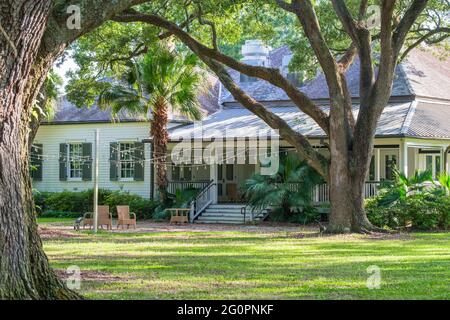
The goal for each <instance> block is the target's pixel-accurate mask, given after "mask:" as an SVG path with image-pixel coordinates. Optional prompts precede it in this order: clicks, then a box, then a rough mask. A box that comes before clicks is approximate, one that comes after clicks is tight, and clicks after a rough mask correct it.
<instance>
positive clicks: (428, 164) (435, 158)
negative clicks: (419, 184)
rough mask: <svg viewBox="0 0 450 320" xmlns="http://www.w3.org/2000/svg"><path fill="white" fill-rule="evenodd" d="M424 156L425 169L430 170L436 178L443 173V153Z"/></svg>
mask: <svg viewBox="0 0 450 320" xmlns="http://www.w3.org/2000/svg"><path fill="white" fill-rule="evenodd" d="M421 156H422V157H423V158H422V163H423V165H422V168H423V170H429V171H430V172H431V174H432V175H433V178H434V179H436V178H437V177H438V176H439V174H440V173H441V166H442V165H441V162H442V158H441V154H439V153H435V154H423V155H421Z"/></svg>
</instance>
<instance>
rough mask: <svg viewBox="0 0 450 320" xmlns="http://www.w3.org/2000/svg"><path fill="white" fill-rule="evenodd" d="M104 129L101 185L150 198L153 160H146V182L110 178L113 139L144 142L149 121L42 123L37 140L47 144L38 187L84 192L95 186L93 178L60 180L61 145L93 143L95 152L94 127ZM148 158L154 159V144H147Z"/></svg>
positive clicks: (101, 151)
mask: <svg viewBox="0 0 450 320" xmlns="http://www.w3.org/2000/svg"><path fill="white" fill-rule="evenodd" d="M97 128H98V129H100V149H99V152H100V157H99V158H100V159H99V188H103V189H110V190H119V189H123V190H124V191H129V192H131V193H135V194H138V195H140V196H142V197H146V198H148V197H150V187H151V186H150V162H149V161H146V162H145V169H144V181H111V180H110V177H109V170H110V163H109V156H110V155H109V152H110V150H109V148H110V143H111V142H118V141H141V140H142V139H144V138H148V132H149V124H148V123H146V122H141V123H104V124H65V125H42V126H41V127H40V128H39V131H38V133H37V136H36V139H35V143H39V144H42V145H43V154H44V161H43V176H42V181H35V182H34V188H36V189H37V190H41V191H53V192H58V191H63V190H69V191H81V190H85V189H89V188H92V187H93V181H60V180H59V145H60V144H61V143H68V142H91V143H92V152H93V153H94V152H95V151H94V142H95V136H94V130H95V129H97ZM145 159H146V160H148V159H150V144H145Z"/></svg>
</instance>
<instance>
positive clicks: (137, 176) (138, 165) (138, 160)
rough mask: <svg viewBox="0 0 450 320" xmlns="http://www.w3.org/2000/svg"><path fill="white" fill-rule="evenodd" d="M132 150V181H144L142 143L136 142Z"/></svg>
mask: <svg viewBox="0 0 450 320" xmlns="http://www.w3.org/2000/svg"><path fill="white" fill-rule="evenodd" d="M134 148H135V149H134V159H135V161H134V180H135V181H144V164H145V161H144V160H145V154H144V144H143V143H142V142H136V143H135V144H134Z"/></svg>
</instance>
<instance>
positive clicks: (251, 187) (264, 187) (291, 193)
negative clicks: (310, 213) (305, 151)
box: [243, 154, 322, 210]
mask: <svg viewBox="0 0 450 320" xmlns="http://www.w3.org/2000/svg"><path fill="white" fill-rule="evenodd" d="M321 182H322V178H321V177H320V176H319V174H317V172H315V171H314V169H312V168H311V167H309V166H308V165H307V163H306V162H304V161H301V160H300V159H299V158H298V156H297V155H296V154H289V155H288V156H286V157H284V158H283V159H282V161H281V162H280V165H279V170H278V172H277V173H276V174H275V175H272V176H263V175H260V174H254V175H253V176H252V177H251V178H250V179H248V180H247V181H246V182H245V184H244V186H243V191H244V193H245V196H246V199H247V201H248V204H249V205H250V206H251V207H252V208H254V209H257V210H259V209H264V208H267V207H268V206H275V207H281V206H284V207H307V206H309V205H310V203H311V195H312V194H311V190H312V188H313V187H314V186H315V185H317V184H319V183H321Z"/></svg>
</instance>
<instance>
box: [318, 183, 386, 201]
mask: <svg viewBox="0 0 450 320" xmlns="http://www.w3.org/2000/svg"><path fill="white" fill-rule="evenodd" d="M380 185H381V182H380V181H366V183H365V184H364V198H370V197H374V196H376V195H377V194H378V190H379V189H380ZM312 200H313V202H314V203H323V202H330V188H329V187H328V185H327V184H320V185H317V186H315V187H314V188H313V190H312Z"/></svg>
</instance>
